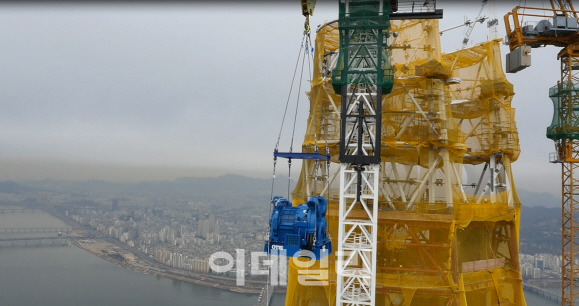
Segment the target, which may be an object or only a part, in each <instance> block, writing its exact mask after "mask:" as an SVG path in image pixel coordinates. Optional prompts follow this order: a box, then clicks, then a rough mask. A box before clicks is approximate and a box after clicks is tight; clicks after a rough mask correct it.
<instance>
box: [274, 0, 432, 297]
mask: <svg viewBox="0 0 579 306" xmlns="http://www.w3.org/2000/svg"><path fill="white" fill-rule="evenodd" d="M301 4H302V13H303V15H304V16H305V17H306V24H305V28H306V29H305V32H309V16H310V15H312V14H313V11H314V6H315V1H308V0H302V1H301ZM338 4H339V20H338V24H339V55H338V61H337V65H336V68H335V69H334V70H333V71H332V76H331V77H332V85H333V88H334V91H335V93H336V94H338V95H340V96H341V107H340V139H339V140H340V141H339V143H340V147H339V158H338V160H339V162H340V174H339V177H340V189H339V190H340V191H339V208H338V211H339V212H338V219H339V225H338V237H337V243H336V245H337V256H338V260H337V264H336V272H337V280H336V305H375V304H376V271H377V255H378V252H377V245H378V241H377V237H378V210H379V207H378V206H379V205H378V199H379V183H380V182H379V179H380V162H381V155H380V148H381V146H382V143H381V139H382V137H381V130H382V126H381V122H382V101H383V96H385V95H388V94H389V93H390V92H391V91H392V87H393V84H394V69H393V67H392V65H391V64H390V44H389V38H390V20H402V19H434V18H442V10H440V9H436V1H432V0H427V1H419V2H416V1H403V0H371V1H368V0H341V1H339V2H338ZM274 156H275V158H277V157H285V158H293V159H316V160H329V156H328V157H327V158H326V157H324V156H323V154H318V153H317V152H316V153H314V154H312V153H283V152H278V151H277V150H276V151H275V153H274ZM274 200H275V203H273V204H274V206H275V207H276V208H279V209H274V212H273V214H272V218H271V220H270V227H271V230H270V239H269V241H268V242H267V243H266V247H265V250H266V251H268V252H270V251H272V249H271V247H272V246H275V249H276V250H280V249H287V248H288V245H289V244H292V246H294V245H295V244H297V242H296V243H293V242H288V238H287V237H294V236H296V237H298V234H299V228H300V227H298V226H297V223H298V222H305V221H302V220H304V218H305V217H304V216H303V215H299V214H304V213H306V210H299V209H293V210H291V209H290V208H289V207H288V206H287V202H286V201H287V200H285V199H280V198H274ZM280 201H281V202H283V203H286V204H284V205H281V204H278V203H281V202H280ZM320 202H325V200H323V199H320ZM308 203H309V202H308ZM301 205H305V204H301ZM307 206H308V207H310V211H312V212H313V211H314V210H315V209H316V207H317V205H314V204H313V203H312V204H310V205H307ZM298 207H300V206H298ZM304 207H305V206H304ZM324 207H325V206H324ZM282 209H283V212H282V211H281V210H282ZM324 214H325V208H324ZM282 215H283V216H285V220H288V221H291V222H286V223H285V224H284V222H283V218H284V217H280V216H282ZM298 215H299V216H298ZM280 218H282V219H281V220H282V221H280V222H278V220H280ZM308 220H309V219H308ZM311 220H313V221H312V222H315V220H318V219H317V218H311ZM290 223H291V224H290ZM282 226H286V227H285V228H283V229H282ZM291 230H293V231H294V233H290V231H291ZM288 234H289V235H294V236H287V235H288ZM324 234H325V233H324ZM280 235H285V237H281V236H280ZM319 238H320V237H316V236H313V237H312V243H306V245H307V246H308V247H312V246H314V247H315V246H316V242H319V241H320V240H319ZM323 238H324V239H326V237H325V236H324V237H323ZM305 239H307V238H305ZM274 240H275V241H274ZM324 241H327V240H324ZM326 245H330V244H329V242H327V244H326ZM322 247H323V245H322ZM300 248H301V247H300ZM315 254H316V256H317V255H318V254H321V253H315ZM290 256H291V254H290ZM298 256H299V254H298ZM320 257H321V256H320ZM320 257H317V258H320ZM354 258H359V259H360V261H359V262H355V260H354Z"/></svg>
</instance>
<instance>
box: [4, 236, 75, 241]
mask: <svg viewBox="0 0 579 306" xmlns="http://www.w3.org/2000/svg"><path fill="white" fill-rule="evenodd" d="M68 238H69V237H68V236H58V237H19V238H0V241H30V240H38V241H40V240H55V239H68ZM74 238H80V239H83V238H86V237H74Z"/></svg>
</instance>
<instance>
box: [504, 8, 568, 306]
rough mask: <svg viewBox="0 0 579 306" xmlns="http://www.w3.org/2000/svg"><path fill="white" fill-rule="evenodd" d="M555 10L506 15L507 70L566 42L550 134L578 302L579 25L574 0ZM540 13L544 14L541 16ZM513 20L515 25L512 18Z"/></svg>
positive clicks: (564, 285) (554, 92)
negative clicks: (527, 20) (535, 51)
mask: <svg viewBox="0 0 579 306" xmlns="http://www.w3.org/2000/svg"><path fill="white" fill-rule="evenodd" d="M550 2H551V9H541V8H528V7H515V8H514V9H513V10H512V12H510V13H508V14H507V15H505V25H506V28H507V38H508V42H509V46H510V49H511V53H509V54H508V55H507V70H508V71H507V72H517V71H519V70H522V69H524V68H526V67H528V66H530V65H531V60H530V52H531V48H536V47H540V46H546V45H552V46H557V47H562V49H561V51H560V52H559V53H558V55H557V59H559V61H560V71H561V75H560V80H559V81H558V82H557V85H555V86H553V87H551V88H550V89H549V97H550V98H551V100H552V101H553V106H554V114H553V122H552V123H551V125H550V126H549V127H548V128H547V138H549V139H551V140H553V141H554V142H555V148H556V152H555V153H553V154H551V156H550V161H551V162H552V163H560V164H561V173H562V175H561V179H562V181H561V196H562V205H561V207H562V226H561V238H562V247H561V252H562V254H561V255H562V263H561V275H562V297H563V299H562V305H575V304H577V302H579V264H578V263H577V260H578V259H579V245H578V243H579V224H577V221H576V220H577V218H578V217H579V215H577V216H576V211H577V210H579V70H577V67H579V26H578V16H577V12H576V11H575V9H574V7H573V4H572V3H571V1H561V0H557V1H555V0H551V1H550ZM545 12H548V13H551V14H552V15H553V19H552V22H551V21H549V20H541V21H539V22H538V23H537V24H536V25H533V24H521V23H522V21H521V19H522V17H526V16H530V17H544V13H545ZM541 13H542V14H543V15H541ZM511 21H512V22H513V24H512V25H513V27H512V28H511V24H510V22H511Z"/></svg>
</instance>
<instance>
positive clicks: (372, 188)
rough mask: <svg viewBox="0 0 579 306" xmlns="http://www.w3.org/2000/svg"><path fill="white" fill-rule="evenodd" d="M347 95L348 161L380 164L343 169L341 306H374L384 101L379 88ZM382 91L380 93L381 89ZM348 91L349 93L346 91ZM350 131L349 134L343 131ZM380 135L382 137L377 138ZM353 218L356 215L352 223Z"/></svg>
mask: <svg viewBox="0 0 579 306" xmlns="http://www.w3.org/2000/svg"><path fill="white" fill-rule="evenodd" d="M349 88H353V89H354V90H355V92H351V93H348V92H346V93H345V96H343V98H342V101H343V103H342V105H343V107H345V108H346V110H347V112H346V113H345V118H343V120H342V128H343V130H342V131H344V137H343V138H342V139H343V140H345V143H344V148H345V151H344V154H345V155H346V157H355V156H360V155H364V156H366V157H368V158H372V157H375V160H377V161H378V162H376V163H373V164H369V165H363V164H357V163H347V162H343V163H342V164H341V168H340V202H339V225H338V252H337V255H338V262H337V275H338V276H337V293H336V294H337V300H336V304H337V305H374V303H375V299H376V291H375V288H376V258H377V236H378V187H379V185H378V183H379V177H380V175H379V174H380V171H379V169H380V164H379V159H380V156H379V155H377V156H375V155H374V154H376V153H377V152H379V146H380V143H379V142H378V146H377V147H376V142H375V139H376V136H377V135H376V133H377V131H379V129H378V128H377V123H379V120H376V116H377V115H378V116H379V115H380V111H379V110H380V105H381V99H378V98H379V97H381V95H379V90H378V93H377V92H376V91H374V93H372V92H370V91H371V89H373V88H376V86H360V85H353V86H351V87H349ZM378 88H379V87H378ZM344 90H346V88H345V89H344ZM344 128H345V129H344ZM378 135H379V132H378ZM352 212H357V216H356V217H353V216H352Z"/></svg>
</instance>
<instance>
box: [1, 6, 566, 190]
mask: <svg viewBox="0 0 579 306" xmlns="http://www.w3.org/2000/svg"><path fill="white" fill-rule="evenodd" d="M518 3H519V1H507V2H506V3H505V1H501V4H500V6H498V7H496V8H495V13H496V18H499V21H500V27H499V36H500V37H504V33H505V30H504V28H503V27H504V26H503V22H502V16H503V15H504V14H505V13H506V12H507V10H509V9H511V8H512V7H514V6H515V5H517V4H518ZM546 3H548V2H546ZM533 4H534V5H535V6H543V5H545V4H544V3H543V2H535V3H533ZM439 8H442V9H444V16H445V19H444V20H442V21H441V26H440V28H441V29H445V28H449V27H451V26H454V25H458V24H461V23H463V22H464V18H465V16H466V17H467V18H474V17H475V16H476V14H477V13H478V10H479V8H480V3H479V2H477V1H468V5H465V4H464V1H463V2H459V1H450V2H442V3H440V4H439ZM300 10H301V8H300V4H299V1H298V0H295V1H269V2H268V1H257V2H236V1H228V2H217V3H215V2H213V3H211V2H195V1H191V2H177V3H169V4H167V3H165V4H163V3H146V2H144V3H139V2H126V3H122V4H111V3H107V2H104V3H98V2H95V3H88V4H76V5H75V4H71V2H64V3H57V2H52V3H48V4H41V3H39V2H30V3H26V4H14V3H6V2H1V3H0V101H1V102H0V105H1V109H0V180H24V179H44V178H54V179H81V180H85V179H106V180H114V181H123V180H131V181H142V180H159V179H174V178H177V177H180V176H204V175H211V176H214V175H220V174H224V173H236V174H242V175H248V176H253V177H268V176H269V175H270V173H271V170H272V151H273V148H274V145H275V142H276V139H277V133H278V130H279V127H280V120H281V118H282V115H283V110H284V106H285V102H286V99H287V94H288V91H289V87H290V83H291V79H292V73H293V68H294V65H295V61H296V58H297V54H298V52H299V48H300V42H301V37H302V26H303V16H302V15H301V11H300ZM337 11H338V9H337V3H336V2H334V1H331V2H328V1H326V2H322V3H319V4H318V5H317V7H316V11H315V14H314V16H313V17H312V18H311V24H312V27H313V28H314V29H315V28H316V27H317V25H319V24H322V23H323V22H324V21H330V20H334V19H337ZM489 14H490V12H489V10H488V9H485V11H484V13H483V15H486V16H489ZM464 33H465V30H464V28H461V29H457V30H453V31H451V32H447V33H445V34H444V35H443V37H442V40H443V49H444V51H454V50H456V49H457V48H459V47H460V46H461V41H462V38H463V35H464ZM486 37H487V30H486V24H484V25H480V24H479V25H477V29H475V32H474V34H473V35H472V36H471V38H472V42H473V43H477V42H481V41H483V40H485V39H486ZM507 51H508V48H507V47H506V46H504V47H503V52H504V53H505V54H506V52H507ZM557 52H558V50H557V49H556V48H555V47H547V48H542V49H533V52H532V57H533V66H532V67H531V68H528V69H526V70H524V71H522V72H519V73H518V74H509V75H508V77H509V79H510V81H511V82H512V83H513V84H514V86H515V92H516V95H515V98H514V103H513V106H514V107H515V108H516V109H517V112H516V121H517V123H518V127H519V132H520V138H521V139H520V141H521V148H522V150H523V151H522V154H521V157H520V159H519V160H518V161H517V162H516V163H515V164H514V171H513V172H514V174H515V178H516V183H517V186H518V187H519V188H523V189H527V190H533V191H547V192H551V193H553V194H559V193H560V171H561V169H560V165H554V164H549V163H548V154H549V152H552V151H554V146H553V142H552V141H551V140H548V139H546V138H545V129H546V127H547V126H548V125H549V124H550V121H551V116H552V104H551V101H550V100H549V97H548V89H549V87H551V86H553V85H555V84H556V82H557V80H558V79H559V63H558V61H557V60H556V54H557ZM305 85H307V84H305V83H304V88H303V89H302V90H301V92H304V91H305V90H306V86H305ZM300 106H301V108H300V109H299V115H298V123H297V130H296V135H297V136H296V146H297V147H299V146H300V144H301V141H302V139H303V134H304V131H305V124H306V118H307V112H308V109H307V101H306V100H305V96H302V99H301V105H300ZM290 132H291V130H289V129H286V131H285V133H284V137H283V140H284V141H285V142H282V146H285V147H286V148H287V147H289V138H290V136H289V135H288V134H289V133H290ZM294 169H295V168H294ZM295 171H299V170H295Z"/></svg>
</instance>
